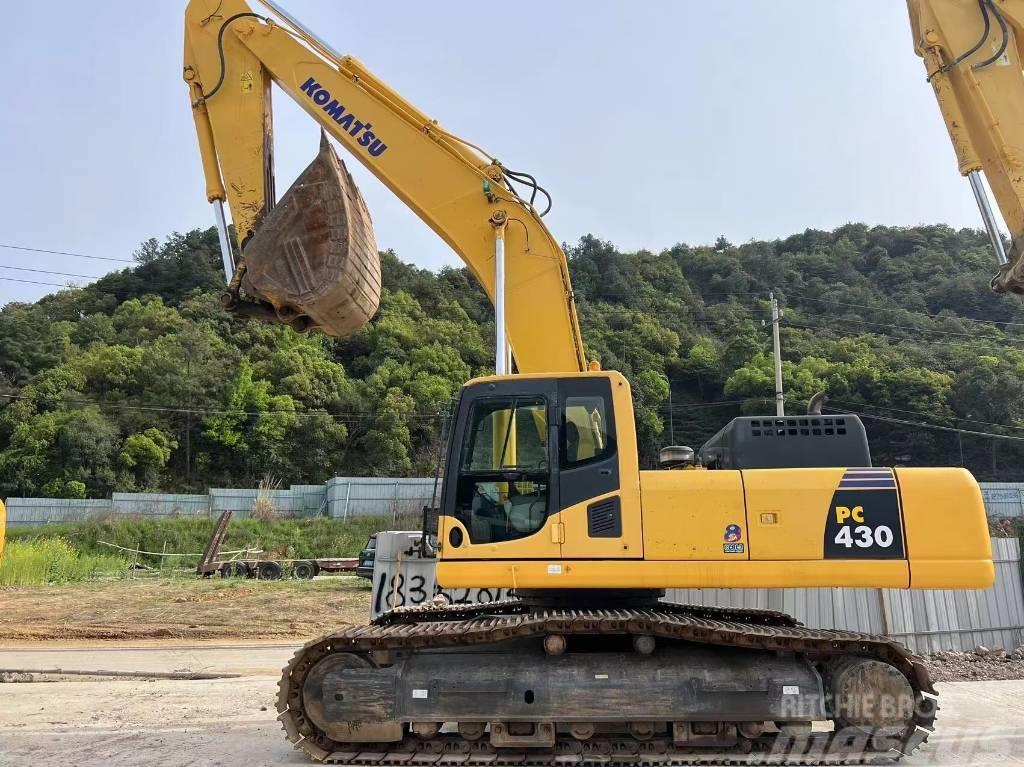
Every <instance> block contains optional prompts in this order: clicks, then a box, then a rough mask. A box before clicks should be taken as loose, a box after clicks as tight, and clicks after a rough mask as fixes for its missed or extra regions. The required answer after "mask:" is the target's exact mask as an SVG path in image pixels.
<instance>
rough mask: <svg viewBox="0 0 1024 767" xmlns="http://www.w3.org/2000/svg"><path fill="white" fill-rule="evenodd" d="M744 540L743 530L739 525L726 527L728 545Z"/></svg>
mask: <svg viewBox="0 0 1024 767" xmlns="http://www.w3.org/2000/svg"><path fill="white" fill-rule="evenodd" d="M742 540H743V528H742V527H740V526H739V525H726V528H725V541H726V543H736V542H737V541H742Z"/></svg>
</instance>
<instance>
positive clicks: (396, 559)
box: [370, 531, 510, 620]
mask: <svg viewBox="0 0 1024 767" xmlns="http://www.w3.org/2000/svg"><path fill="white" fill-rule="evenodd" d="M421 536H422V533H420V532H419V531H415V532H409V531H388V532H382V533H377V550H376V553H375V554H374V560H373V594H372V596H371V599H370V619H371V620H372V619H373V618H376V617H377V616H378V615H380V614H381V613H384V612H387V611H388V610H390V609H391V608H393V607H407V606H413V605H421V604H424V603H426V602H430V601H431V600H433V599H434V597H435V596H438V595H439V594H443V595H444V597H445V599H446V600H447V601H448V602H449V603H451V604H460V605H467V604H485V603H487V602H494V601H497V600H499V599H507V598H508V596H509V591H510V589H499V588H473V589H442V588H441V587H440V586H439V585H438V584H437V581H436V580H435V579H434V562H435V560H434V559H433V558H423V557H421V556H420V545H419V543H420V538H421Z"/></svg>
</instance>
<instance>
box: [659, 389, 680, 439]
mask: <svg viewBox="0 0 1024 767" xmlns="http://www.w3.org/2000/svg"><path fill="white" fill-rule="evenodd" d="M658 375H659V376H661V377H662V378H664V379H665V383H667V384H668V443H669V444H670V445H674V444H676V413H675V410H674V409H673V408H672V381H671V380H670V379H669V377H668V376H667V375H665V374H664V373H658Z"/></svg>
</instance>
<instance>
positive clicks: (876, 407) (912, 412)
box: [829, 398, 1024, 431]
mask: <svg viewBox="0 0 1024 767" xmlns="http://www.w3.org/2000/svg"><path fill="white" fill-rule="evenodd" d="M829 402H831V403H832V404H833V405H841V406H843V407H851V408H853V407H865V406H864V405H857V404H855V403H853V402H843V401H841V400H837V399H831V398H830V399H829ZM866 407H869V408H871V409H872V410H885V411H887V412H891V413H906V414H907V415H920V416H924V417H925V418H932V417H934V415H933V414H932V413H926V412H924V411H922V410H905V409H903V408H898V407H888V406H886V405H867V406H866ZM949 417H950V418H952V419H953V420H954V421H964V422H966V423H980V424H982V425H983V426H996V427H998V428H1000V429H1016V430H1018V431H1024V426H1014V425H1012V424H1008V423H995V422H993V421H980V420H978V419H977V418H965V417H963V416H960V415H952V416H949Z"/></svg>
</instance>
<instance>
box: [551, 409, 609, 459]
mask: <svg viewBox="0 0 1024 767" xmlns="http://www.w3.org/2000/svg"><path fill="white" fill-rule="evenodd" d="M605 402H606V400H605V398H604V397H602V396H592V397H566V398H565V425H564V426H563V428H562V467H563V468H572V467H575V466H581V465H583V464H586V463H590V462H591V461H600V460H601V459H603V458H607V457H608V456H610V455H611V454H612V453H614V452H615V446H614V444H613V443H614V439H613V438H612V434H611V433H610V429H609V420H608V412H607V407H606V405H605Z"/></svg>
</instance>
